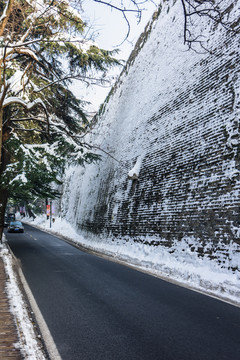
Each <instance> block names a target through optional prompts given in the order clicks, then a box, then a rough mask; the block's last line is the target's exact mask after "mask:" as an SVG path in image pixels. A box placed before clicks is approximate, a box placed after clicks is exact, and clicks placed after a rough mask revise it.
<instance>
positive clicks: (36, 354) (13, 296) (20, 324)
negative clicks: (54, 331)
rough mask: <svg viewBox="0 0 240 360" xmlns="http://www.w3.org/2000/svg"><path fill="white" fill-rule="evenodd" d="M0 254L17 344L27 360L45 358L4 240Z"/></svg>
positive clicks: (41, 359)
mask: <svg viewBox="0 0 240 360" xmlns="http://www.w3.org/2000/svg"><path fill="white" fill-rule="evenodd" d="M3 236H4V235H3ZM4 240H5V239H4ZM0 256H1V258H2V259H3V262H4V266H5V271H6V275H7V278H8V280H7V283H6V292H7V295H8V298H9V304H10V311H11V313H12V314H13V317H14V319H15V321H16V325H17V330H18V336H19V342H18V343H17V344H15V346H16V347H17V348H20V350H21V353H22V355H23V358H24V359H25V360H45V359H46V357H45V356H44V355H43V352H42V350H41V349H40V346H39V344H38V342H37V340H36V335H35V332H34V328H33V324H32V322H31V319H30V318H29V314H28V311H27V307H26V304H25V302H24V299H23V295H22V293H21V291H20V289H19V287H18V281H17V278H16V275H15V273H14V270H13V261H12V255H11V254H10V252H9V250H8V249H7V246H6V244H5V243H4V242H3V244H2V245H0Z"/></svg>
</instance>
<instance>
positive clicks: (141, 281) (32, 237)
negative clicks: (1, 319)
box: [6, 225, 240, 360]
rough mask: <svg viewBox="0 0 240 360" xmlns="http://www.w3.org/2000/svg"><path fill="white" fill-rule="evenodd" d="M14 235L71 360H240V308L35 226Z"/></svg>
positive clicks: (65, 356) (56, 336) (28, 276)
mask: <svg viewBox="0 0 240 360" xmlns="http://www.w3.org/2000/svg"><path fill="white" fill-rule="evenodd" d="M6 235H7V239H8V243H9V245H10V247H11V249H12V251H13V252H14V254H15V255H16V257H18V258H19V259H20V260H21V263H22V269H23V273H24V275H25V277H26V279H27V282H28V284H29V286H30V288H31V291H32V293H33V295H34V297H35V300H36V302H37V304H38V306H39V308H40V310H41V312H42V314H43V316H44V319H45V321H46V323H47V325H48V328H49V330H50V332H51V334H52V337H53V339H54V341H55V343H56V346H57V348H58V351H59V353H60V355H61V357H62V359H63V360H100V359H101V360H170V359H171V360H181V359H182V360H198V359H201V360H215V359H216V360H223V359H226V360H238V359H240V308H238V307H234V306H231V305H229V304H226V303H224V302H221V301H219V300H216V299H213V298H210V297H208V296H205V295H202V294H199V293H196V292H194V291H191V290H188V289H185V288H182V287H179V286H176V285H173V284H171V283H168V282H165V281H163V280H161V279H158V278H155V277H152V276H149V275H146V274H144V273H141V272H138V271H135V270H132V269H130V268H128V267H125V266H122V265H120V264H117V263H113V262H110V261H107V260H104V259H102V258H99V257H96V256H93V255H90V254H87V253H85V252H82V251H80V250H78V249H76V248H75V247H73V246H71V245H69V244H67V243H65V242H64V241H62V240H60V239H58V238H57V237H55V236H52V235H49V234H47V233H45V232H41V231H39V230H37V229H34V228H32V227H30V226H28V225H26V226H25V233H24V234H6Z"/></svg>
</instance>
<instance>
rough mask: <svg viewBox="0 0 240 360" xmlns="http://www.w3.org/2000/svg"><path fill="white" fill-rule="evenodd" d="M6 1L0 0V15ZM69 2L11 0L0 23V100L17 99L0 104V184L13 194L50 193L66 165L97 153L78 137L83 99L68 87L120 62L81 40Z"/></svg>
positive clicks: (84, 127) (83, 126)
mask: <svg viewBox="0 0 240 360" xmlns="http://www.w3.org/2000/svg"><path fill="white" fill-rule="evenodd" d="M6 3H7V2H5V1H1V0H0V15H1V14H2V13H3V11H4V8H5V6H6ZM70 3H71V2H68V1H52V0H41V1H37V0H25V1H23V0H14V1H13V5H12V8H11V13H10V16H9V18H8V21H7V23H6V25H4V27H3V28H2V30H3V36H2V37H1V43H0V47H2V52H1V55H0V60H1V79H0V80H1V81H0V87H1V89H0V90H1V91H2V94H3V95H2V96H3V97H2V99H1V100H2V103H3V104H4V101H5V100H6V99H7V98H9V97H14V98H13V99H19V101H17V100H15V101H12V102H11V103H9V104H8V105H7V106H4V109H3V149H4V151H3V152H2V154H3V155H4V154H6V153H7V154H8V156H7V158H10V162H9V160H6V161H7V163H6V161H5V163H4V161H3V162H2V165H0V188H2V189H8V193H9V196H11V197H13V198H14V197H15V198H17V197H18V198H22V197H24V198H25V199H31V198H33V197H36V196H39V197H40V198H45V197H54V196H56V195H57V191H56V190H55V188H56V187H55V186H53V183H55V184H60V178H61V175H62V173H63V171H64V168H65V166H67V164H69V163H78V164H81V165H84V164H85V163H89V162H92V161H97V160H99V156H98V155H96V154H94V152H93V151H92V147H91V144H87V145H86V144H85V143H84V142H83V135H84V133H85V132H86V131H88V130H89V121H88V118H87V116H86V114H85V110H84V107H85V105H86V101H85V100H84V99H81V100H80V99H77V98H76V97H75V96H74V95H73V93H72V92H71V91H70V90H69V89H68V86H69V84H70V83H71V79H72V78H80V79H81V80H82V81H85V79H87V78H88V74H90V75H89V77H92V76H93V73H94V74H96V75H97V78H98V79H100V80H99V82H100V83H101V75H103V76H104V75H105V72H106V70H107V69H108V68H109V67H111V66H114V65H119V64H120V62H119V61H118V60H117V59H115V58H114V55H115V54H116V51H115V52H110V51H107V50H103V49H99V48H98V47H97V45H96V44H95V43H94V42H93V41H87V40H86V39H85V37H84V29H85V25H86V24H84V22H83V21H82V19H81V16H80V15H79V14H78V13H77V12H76V11H75V10H74V11H73V9H72V8H71V6H70V5H69V4H70ZM0 26H3V25H1V22H0ZM1 57H2V58H1ZM63 60H64V61H63ZM0 96H1V95H0ZM20 100H21V101H20Z"/></svg>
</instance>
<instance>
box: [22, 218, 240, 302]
mask: <svg viewBox="0 0 240 360" xmlns="http://www.w3.org/2000/svg"><path fill="white" fill-rule="evenodd" d="M24 222H28V223H30V224H32V225H34V226H38V227H40V228H41V229H43V230H46V231H49V232H51V233H54V234H56V235H61V236H63V237H65V238H67V239H69V240H71V241H72V242H74V243H76V244H79V245H81V246H83V247H85V248H87V249H89V250H93V251H96V252H99V253H101V254H104V255H108V256H110V257H112V258H114V259H116V260H120V261H123V262H125V263H127V264H128V265H131V266H133V267H135V268H137V269H139V270H143V271H146V272H148V273H150V274H152V275H155V276H158V277H161V278H163V279H166V280H168V281H173V282H176V283H178V284H180V285H183V286H186V287H189V288H192V289H195V290H198V291H202V292H205V293H208V294H209V295H211V296H216V297H219V298H221V299H223V300H226V301H230V302H234V303H235V304H238V305H240V273H239V271H237V270H235V271H234V270H230V269H233V268H236V269H237V268H238V269H239V268H240V247H239V246H238V245H237V244H235V243H231V244H229V245H228V246H227V245H224V244H223V245H222V248H221V252H219V250H216V251H215V253H214V254H212V258H211V259H210V258H209V257H207V256H204V255H203V256H202V257H199V256H198V254H197V248H198V246H199V243H197V242H196V240H194V239H191V238H186V239H183V240H182V241H176V242H175V243H174V244H173V246H172V247H171V248H167V247H163V246H150V245H148V244H143V243H137V242H134V241H133V240H132V239H131V238H123V239H119V240H116V239H115V240H114V241H113V240H112V239H111V238H103V237H101V238H100V237H96V236H91V237H90V235H89V236H84V235H81V234H79V233H77V231H76V229H74V228H73V227H72V226H71V224H70V223H68V222H67V221H66V220H64V219H61V218H56V219H55V221H54V223H51V228H50V221H49V220H46V216H45V215H43V216H39V217H37V218H36V219H35V220H34V221H33V220H32V218H30V219H29V218H24ZM145 240H147V239H146V238H145ZM149 240H150V238H149ZM151 240H152V238H151ZM210 246H211V249H212V248H213V246H212V245H211V244H209V247H210ZM194 249H196V251H194ZM205 250H206V249H205ZM224 252H226V253H227V254H228V256H227V257H226V256H225V257H224V259H221V263H222V264H223V263H225V266H224V267H220V266H219V264H218V260H219V259H220V257H223V256H224V255H223V254H224Z"/></svg>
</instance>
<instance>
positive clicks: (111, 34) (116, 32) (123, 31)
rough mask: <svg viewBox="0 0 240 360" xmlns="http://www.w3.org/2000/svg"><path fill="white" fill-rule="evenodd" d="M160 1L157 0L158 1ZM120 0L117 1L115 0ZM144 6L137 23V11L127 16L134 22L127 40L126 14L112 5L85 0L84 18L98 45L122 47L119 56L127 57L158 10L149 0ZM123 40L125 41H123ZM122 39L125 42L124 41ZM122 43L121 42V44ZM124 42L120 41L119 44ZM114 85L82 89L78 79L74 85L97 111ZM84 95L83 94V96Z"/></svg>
mask: <svg viewBox="0 0 240 360" xmlns="http://www.w3.org/2000/svg"><path fill="white" fill-rule="evenodd" d="M128 2H130V1H129V0H124V4H125V5H126V7H127V6H128ZM158 2H159V1H157V3H158ZM115 3H117V2H115ZM143 8H144V9H145V10H143V11H142V19H141V22H140V23H139V24H138V19H137V18H136V14H133V13H128V14H127V16H128V19H129V22H130V26H131V31H130V34H129V37H128V40H126V41H124V39H125V37H126V35H127V32H128V26H127V23H126V21H125V19H124V18H123V15H122V13H121V12H119V11H117V10H113V9H111V8H110V7H109V6H106V5H104V4H98V3H96V2H94V1H93V0H84V1H83V10H84V16H83V20H86V21H87V22H88V24H89V25H91V29H90V30H89V34H91V33H93V36H94V37H95V39H94V40H95V41H96V43H97V44H98V46H99V47H101V48H103V49H106V50H113V49H116V48H118V49H120V53H119V55H118V57H119V58H120V59H124V60H127V59H128V57H129V55H130V53H131V51H132V49H133V47H134V45H135V43H136V41H137V39H138V37H139V35H140V34H141V33H142V31H143V30H144V28H145V26H146V24H147V22H148V21H149V20H150V19H151V17H152V14H153V12H154V11H155V10H156V5H155V4H154V3H153V2H152V1H151V0H149V1H148V2H147V3H146V4H144V5H143ZM123 41H124V42H123ZM122 42H123V43H122ZM121 43H122V44H121ZM120 44H121V45H120ZM120 71H121V68H117V69H115V72H114V74H118V73H119V72H120ZM110 89H111V87H108V88H101V87H94V88H92V87H91V88H90V87H89V88H88V89H85V90H84V89H83V86H81V85H80V84H79V83H76V84H75V85H74V87H73V88H72V90H73V92H74V93H75V95H76V96H79V95H80V93H81V94H82V93H83V91H84V92H85V93H86V97H87V99H88V100H89V101H90V102H91V103H92V106H91V107H90V111H96V110H97V109H98V108H99V106H100V104H101V103H102V102H103V101H104V99H105V97H106V96H107V94H108V92H109V91H110ZM80 97H81V98H82V96H80Z"/></svg>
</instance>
